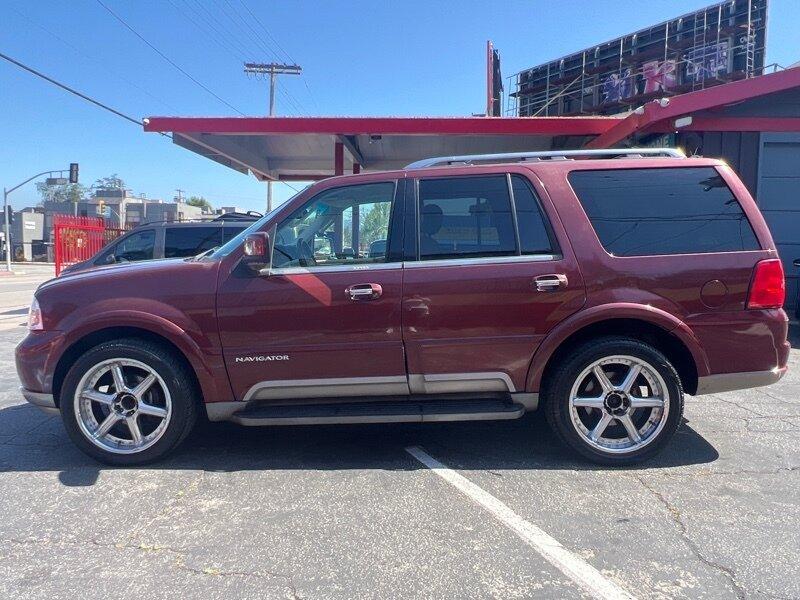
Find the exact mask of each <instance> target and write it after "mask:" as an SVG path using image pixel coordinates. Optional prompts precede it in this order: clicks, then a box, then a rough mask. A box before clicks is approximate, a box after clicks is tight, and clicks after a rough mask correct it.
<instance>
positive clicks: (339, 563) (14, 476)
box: [0, 273, 800, 600]
mask: <svg viewBox="0 0 800 600" xmlns="http://www.w3.org/2000/svg"><path fill="white" fill-rule="evenodd" d="M43 279H44V275H43V274H41V273H31V274H28V275H25V276H17V277H4V278H2V279H0V597H2V598H48V599H49V598H74V597H81V598H83V599H86V600H89V599H93V598H107V597H113V598H142V597H168V596H171V597H178V598H180V597H187V596H189V595H190V594H191V596H192V597H194V598H197V599H206V598H208V599H211V598H232V597H234V598H239V597H240V598H273V597H274V598H395V597H404V598H409V597H414V598H461V597H494V598H531V597H535V598H540V597H541V598H581V597H591V588H590V587H587V586H585V585H584V586H581V585H579V584H578V583H576V581H579V580H580V577H576V576H574V570H575V569H578V570H580V568H583V566H588V567H589V569H590V570H591V571H592V572H594V573H596V574H597V577H596V578H595V579H596V580H598V581H600V582H601V583H602V582H605V583H607V584H608V585H610V586H611V589H612V591H613V590H616V591H618V592H619V593H623V594H624V593H625V592H627V594H630V595H631V596H634V597H637V598H736V597H739V598H781V599H785V598H800V574H799V573H798V568H797V565H798V559H800V528H798V523H800V473H799V472H798V469H800V444H798V442H800V369H798V359H799V358H800V351H797V350H793V351H792V356H791V359H790V361H791V362H790V364H791V370H790V372H789V374H788V375H787V377H786V378H784V380H783V381H782V382H781V383H779V384H777V385H775V386H772V387H769V388H763V389H758V390H751V391H746V392H734V393H728V394H720V395H715V396H705V397H702V398H697V399H694V398H688V399H687V406H686V413H685V423H684V424H683V426H682V427H681V429H680V430H679V432H678V434H677V435H676V437H675V439H674V441H673V442H672V443H671V445H670V446H669V447H668V448H667V449H666V451H665V452H663V453H662V454H661V455H660V456H659V457H658V458H657V459H656V460H655V461H653V462H650V463H647V464H646V465H645V466H643V467H639V468H632V469H625V470H619V469H616V470H615V469H606V468H601V467H597V466H594V465H590V464H588V463H585V462H582V461H581V460H579V459H577V458H575V457H574V456H573V455H572V454H570V453H569V452H567V451H566V450H565V449H564V448H562V447H561V446H559V445H558V444H557V442H556V441H555V439H554V438H553V437H552V436H551V434H550V433H549V431H548V429H547V427H546V425H545V423H544V419H543V418H541V416H540V415H536V414H534V415H530V416H527V417H525V418H523V419H521V420H519V421H512V422H495V423H466V424H436V425H372V426H347V427H341V426H340V427H316V428H279V429H278V428H273V429H258V428H241V427H237V426H235V425H228V424H215V425H204V426H201V427H200V428H198V430H197V431H196V432H195V433H194V434H193V435H192V436H191V437H190V438H189V440H188V441H187V443H186V444H185V445H184V446H183V447H182V448H181V450H180V451H179V452H178V453H177V454H176V455H175V456H173V457H172V458H171V459H169V460H167V461H164V462H162V463H160V464H157V465H155V466H151V467H148V468H139V469H115V468H107V467H104V466H101V465H99V464H97V463H95V462H94V461H92V460H91V459H89V458H88V457H86V456H84V455H83V454H81V453H80V452H79V451H78V450H77V449H76V448H75V447H73V445H72V444H71V443H70V442H69V440H68V439H67V436H66V434H65V433H64V431H63V428H62V426H61V423H60V421H59V420H58V419H57V418H55V417H48V416H46V415H44V414H42V413H40V412H39V411H38V410H37V409H35V408H33V407H30V406H28V405H27V404H26V403H25V402H24V401H23V399H22V398H21V396H20V395H19V393H18V392H17V386H18V382H17V377H16V373H15V371H14V366H13V348H14V345H15V344H16V343H17V342H18V341H19V340H20V339H21V338H22V337H23V336H24V334H25V328H24V326H23V322H24V320H25V314H24V313H25V307H26V305H27V303H28V302H29V300H30V297H31V294H32V292H33V290H34V289H35V286H36V285H37V284H38V282H40V281H42V280H43ZM793 337H794V340H793V342H794V343H795V345H796V346H797V345H798V342H799V341H800V334H798V332H797V331H794V328H793ZM415 456H416V458H415ZM420 456H422V457H428V458H427V459H424V460H422V461H420V460H419V457H420ZM428 459H430V460H428ZM426 460H427V461H428V464H427V465H426V464H425V461H426ZM431 461H434V463H440V466H441V467H448V468H449V469H450V470H444V471H443V470H442V468H437V469H431V468H429V467H430V465H431V464H432V463H431ZM459 476H460V477H459ZM465 481H466V483H464V482H465ZM493 510H494V512H493ZM504 515H505V517H506V519H505V520H503V516H504ZM526 532H527V533H526ZM526 536H527V537H526ZM555 542H557V543H560V544H561V545H562V546H563V551H564V552H563V553H562V554H560V556H562V557H563V560H562V561H561V562H559V560H557V559H554V558H553V556H554V555H553V554H552V553H551V554H548V552H550V551H551V550H552V549H553V543H555ZM556 550H557V553H558V552H561V550H558V549H557V548H556ZM546 557H549V560H548V559H546ZM570 568H573V571H570ZM571 573H572V574H571ZM598 578H599V579H598Z"/></svg>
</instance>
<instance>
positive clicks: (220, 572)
mask: <svg viewBox="0 0 800 600" xmlns="http://www.w3.org/2000/svg"><path fill="white" fill-rule="evenodd" d="M0 544H2V545H19V546H29V545H30V546H73V547H79V548H82V547H85V546H86V545H91V546H95V547H97V548H103V549H116V550H133V551H136V552H144V553H153V554H162V553H163V554H169V555H172V556H174V561H173V563H172V565H173V567H175V568H176V569H179V570H181V571H185V572H187V573H190V574H193V575H201V576H206V577H256V578H260V579H270V580H271V579H280V580H283V581H285V582H286V584H285V585H286V588H287V590H288V591H289V593H290V594H291V598H292V599H293V600H302V596H301V595H300V593H299V592H298V590H297V586H296V585H295V583H294V579H293V578H292V577H291V576H289V575H284V574H282V573H277V572H275V571H267V570H264V569H262V570H258V571H231V570H225V569H218V568H216V567H203V568H197V567H192V566H189V565H187V564H186V558H187V556H189V552H187V551H186V550H178V549H176V548H172V547H170V546H162V545H159V544H153V545H149V544H145V543H139V544H136V543H130V542H128V543H119V542H116V543H115V542H108V543H107V542H100V541H98V540H95V539H89V540H83V541H81V540H53V539H36V538H28V539H14V538H12V539H5V540H0Z"/></svg>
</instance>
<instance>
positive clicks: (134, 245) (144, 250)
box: [99, 229, 156, 265]
mask: <svg viewBox="0 0 800 600" xmlns="http://www.w3.org/2000/svg"><path fill="white" fill-rule="evenodd" d="M155 241H156V232H155V230H153V229H144V230H142V231H137V232H136V233H132V234H130V235H129V236H128V237H126V238H125V239H124V240H121V241H119V242H117V244H116V245H114V246H113V247H112V249H111V251H110V252H106V253H105V254H104V255H103V257H102V259H101V260H100V261H99V262H100V264H104V265H106V264H111V263H113V262H120V261H128V262H134V261H137V260H151V259H152V258H153V249H154V247H155Z"/></svg>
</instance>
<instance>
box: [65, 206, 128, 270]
mask: <svg viewBox="0 0 800 600" xmlns="http://www.w3.org/2000/svg"><path fill="white" fill-rule="evenodd" d="M124 232H125V230H124V229H120V228H116V227H114V228H112V227H106V225H105V221H104V220H103V217H73V216H72V215H53V243H54V247H55V261H56V277H58V275H59V274H60V273H61V270H62V269H63V268H64V267H66V266H68V265H71V264H74V263H77V262H81V261H84V260H87V259H89V258H91V257H92V256H94V255H95V254H97V253H98V252H99V251H100V249H101V248H102V247H103V246H105V245H106V244H107V243H109V242H111V241H112V240H115V239H116V238H117V237H119V236H120V235H121V234H123V233H124Z"/></svg>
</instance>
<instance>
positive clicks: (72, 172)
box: [69, 163, 78, 183]
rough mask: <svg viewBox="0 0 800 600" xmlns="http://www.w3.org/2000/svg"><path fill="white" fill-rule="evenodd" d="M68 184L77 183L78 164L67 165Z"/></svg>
mask: <svg viewBox="0 0 800 600" xmlns="http://www.w3.org/2000/svg"><path fill="white" fill-rule="evenodd" d="M69 182H70V183H78V163H69Z"/></svg>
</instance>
